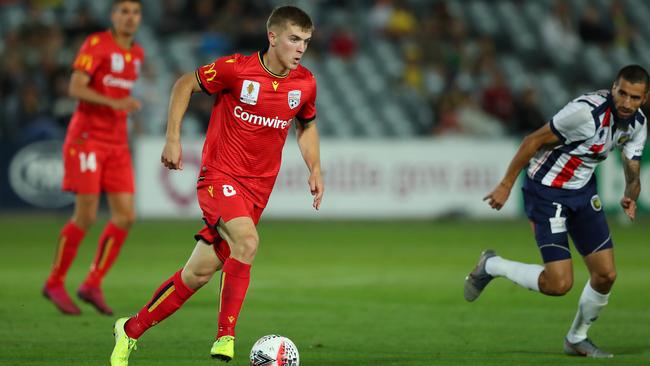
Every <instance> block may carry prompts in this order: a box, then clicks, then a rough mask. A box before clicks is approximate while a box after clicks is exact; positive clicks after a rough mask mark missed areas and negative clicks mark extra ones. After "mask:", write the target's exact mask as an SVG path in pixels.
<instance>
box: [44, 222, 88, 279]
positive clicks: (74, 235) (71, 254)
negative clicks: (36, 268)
mask: <svg viewBox="0 0 650 366" xmlns="http://www.w3.org/2000/svg"><path fill="white" fill-rule="evenodd" d="M85 235H86V231H85V230H83V229H82V228H80V227H79V226H77V225H75V223H74V222H72V221H68V223H67V224H65V226H63V229H61V234H60V235H59V246H58V248H57V251H56V254H55V257H54V263H53V264H52V271H51V272H50V276H49V277H48V278H47V282H46V286H47V287H57V286H62V285H63V282H64V281H65V276H66V274H67V273H68V269H70V265H71V264H72V261H73V260H74V258H75V257H76V256H77V249H79V244H81V241H82V240H83V238H84V236H85Z"/></svg>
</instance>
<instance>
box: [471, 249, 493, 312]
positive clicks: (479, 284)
mask: <svg viewBox="0 0 650 366" xmlns="http://www.w3.org/2000/svg"><path fill="white" fill-rule="evenodd" d="M496 255H497V254H496V252H495V251H494V250H492V249H487V250H485V251H484V252H483V253H481V256H480V257H479V259H478V263H477V264H476V267H474V270H472V272H470V274H469V275H467V277H465V300H467V301H474V300H476V299H477V298H478V297H479V295H481V292H483V289H485V287H486V286H487V285H488V284H489V283H490V281H492V279H494V276H492V275H490V274H489V273H487V271H486V270H485V263H486V262H487V260H488V259H489V258H492V257H494V256H496Z"/></svg>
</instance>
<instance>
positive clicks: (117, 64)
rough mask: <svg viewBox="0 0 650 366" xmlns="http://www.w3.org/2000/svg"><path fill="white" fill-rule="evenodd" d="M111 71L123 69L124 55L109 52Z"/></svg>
mask: <svg viewBox="0 0 650 366" xmlns="http://www.w3.org/2000/svg"><path fill="white" fill-rule="evenodd" d="M111 71H112V72H122V71H124V56H122V54H121V53H112V54H111Z"/></svg>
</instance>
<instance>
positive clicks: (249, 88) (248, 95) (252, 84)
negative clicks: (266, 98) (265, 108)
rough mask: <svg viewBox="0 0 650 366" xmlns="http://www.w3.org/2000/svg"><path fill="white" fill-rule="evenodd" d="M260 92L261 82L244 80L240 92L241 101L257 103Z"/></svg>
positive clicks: (251, 103)
mask: <svg viewBox="0 0 650 366" xmlns="http://www.w3.org/2000/svg"><path fill="white" fill-rule="evenodd" d="M259 94H260V83H258V82H257V81H251V80H244V83H243V84H242V87H241V93H240V94H239V101H240V102H242V103H246V104H250V105H255V104H257V97H258V96H259Z"/></svg>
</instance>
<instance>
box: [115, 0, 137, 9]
mask: <svg viewBox="0 0 650 366" xmlns="http://www.w3.org/2000/svg"><path fill="white" fill-rule="evenodd" d="M127 2H128V3H138V4H140V6H142V0H113V4H112V5H111V9H114V8H115V7H116V6H118V5H119V4H121V3H127Z"/></svg>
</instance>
